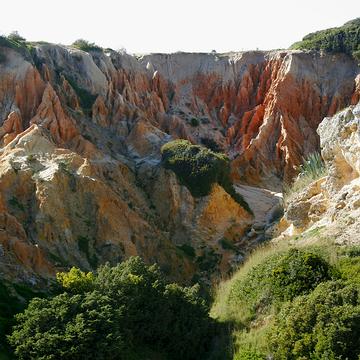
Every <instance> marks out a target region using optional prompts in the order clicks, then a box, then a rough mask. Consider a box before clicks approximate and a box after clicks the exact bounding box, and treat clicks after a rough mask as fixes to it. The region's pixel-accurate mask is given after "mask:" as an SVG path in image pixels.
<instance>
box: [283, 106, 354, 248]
mask: <svg viewBox="0 0 360 360" xmlns="http://www.w3.org/2000/svg"><path fill="white" fill-rule="evenodd" d="M317 131H318V134H319V135H320V144H321V154H322V157H323V159H324V161H325V165H326V167H327V169H328V175H327V176H326V177H324V178H322V179H319V180H317V181H315V182H313V183H312V184H310V185H309V186H308V187H306V188H305V189H304V190H303V191H301V192H300V193H299V194H297V195H296V196H295V197H294V198H293V199H292V200H291V202H290V203H289V204H288V206H287V209H286V211H285V221H287V223H288V225H289V228H290V227H291V228H292V229H293V233H295V234H302V233H304V232H305V236H304V238H305V239H307V240H306V241H308V238H310V239H313V237H314V236H312V235H311V234H312V233H313V234H316V236H319V234H320V233H321V236H323V237H324V238H328V239H334V240H335V241H336V242H337V243H340V244H343V243H346V244H360V236H359V233H360V220H359V219H360V103H358V104H357V105H356V106H350V107H348V108H346V109H344V110H343V111H341V112H339V113H337V114H335V115H334V116H333V117H327V118H325V119H324V120H323V121H322V122H321V124H320V125H319V127H318V130H317ZM294 229H295V231H294ZM315 230H316V231H315ZM287 233H289V231H287ZM306 234H308V235H306ZM309 234H310V235H309Z"/></svg>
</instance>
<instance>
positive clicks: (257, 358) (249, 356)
mask: <svg viewBox="0 0 360 360" xmlns="http://www.w3.org/2000/svg"><path fill="white" fill-rule="evenodd" d="M265 359H266V356H265V355H264V354H262V353H261V352H259V351H255V350H240V351H239V352H238V353H236V355H235V356H234V360H265Z"/></svg>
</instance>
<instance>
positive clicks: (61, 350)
mask: <svg viewBox="0 0 360 360" xmlns="http://www.w3.org/2000/svg"><path fill="white" fill-rule="evenodd" d="M58 278H59V280H60V281H61V283H62V284H63V285H64V290H65V292H64V293H63V294H61V295H58V296H55V297H53V298H52V299H48V300H40V299H35V300H33V301H31V303H30V305H29V307H28V308H27V309H26V310H25V312H24V313H22V314H19V315H17V317H16V319H17V325H16V327H15V329H14V332H13V333H12V335H11V336H10V337H9V341H10V343H11V345H12V346H13V347H14V348H15V353H16V354H17V356H18V357H19V358H20V359H29V358H44V359H45V358H46V359H52V358H54V359H73V360H76V359H84V358H86V359H120V360H121V359H129V358H130V357H131V356H130V355H129V354H131V353H132V352H133V351H134V349H135V348H148V349H150V350H153V351H157V352H159V353H165V354H167V356H168V357H169V358H171V359H192V358H193V356H194V354H203V353H205V351H206V349H207V346H208V343H209V341H210V340H211V331H212V330H211V329H212V321H211V320H210V318H209V316H208V307H207V306H206V304H205V302H204V300H203V299H202V298H201V297H200V296H199V288H198V287H197V286H194V287H191V288H186V287H181V286H179V285H176V284H168V283H166V281H165V280H164V278H163V276H162V275H161V273H160V271H159V269H158V267H156V266H146V265H145V264H144V262H143V261H142V260H141V259H140V258H130V259H129V260H128V261H126V262H124V263H121V264H119V265H117V266H115V267H111V266H109V265H105V266H103V267H101V268H100V269H99V271H98V273H97V274H96V275H94V277H93V278H92V277H89V276H88V275H87V274H86V273H83V272H81V271H79V270H74V269H72V270H71V271H70V273H68V274H62V275H61V276H58ZM199 357H200V355H199Z"/></svg>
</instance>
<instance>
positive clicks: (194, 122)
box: [190, 117, 200, 127]
mask: <svg viewBox="0 0 360 360" xmlns="http://www.w3.org/2000/svg"><path fill="white" fill-rule="evenodd" d="M190 125H191V126H193V127H197V126H199V125H200V121H199V119H197V118H195V117H193V118H191V119H190Z"/></svg>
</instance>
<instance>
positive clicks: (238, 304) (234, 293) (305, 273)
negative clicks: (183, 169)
mask: <svg viewBox="0 0 360 360" xmlns="http://www.w3.org/2000/svg"><path fill="white" fill-rule="evenodd" d="M359 273H360V247H351V248H339V247H336V246H335V245H331V243H330V244H329V243H328V244H327V247H326V248H324V247H311V248H309V247H308V248H302V249H296V248H288V242H286V243H280V244H277V245H274V246H270V247H264V248H260V249H259V250H256V251H255V253H254V254H253V255H252V256H251V257H250V258H249V260H248V261H247V262H246V263H245V264H244V266H243V267H242V268H240V269H239V271H238V272H237V273H236V274H234V276H233V278H232V279H230V280H229V281H228V282H225V283H223V284H221V286H220V288H219V290H218V293H217V297H216V301H215V304H214V306H213V309H212V316H213V317H215V318H217V319H218V320H219V321H221V322H223V323H225V324H229V326H232V328H233V332H232V333H233V339H234V347H235V349H234V350H235V351H234V355H233V359H234V360H240V359H241V360H242V359H266V358H273V359H284V360H285V359H286V360H287V359H290V360H291V359H294V360H295V359H304V360H305V359H319V360H320V359H324V360H325V359H348V360H352V359H353V360H358V356H359V355H360V295H359V294H360V275H359Z"/></svg>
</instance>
